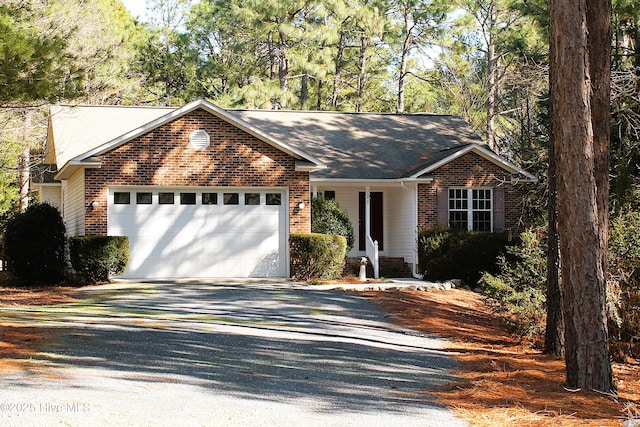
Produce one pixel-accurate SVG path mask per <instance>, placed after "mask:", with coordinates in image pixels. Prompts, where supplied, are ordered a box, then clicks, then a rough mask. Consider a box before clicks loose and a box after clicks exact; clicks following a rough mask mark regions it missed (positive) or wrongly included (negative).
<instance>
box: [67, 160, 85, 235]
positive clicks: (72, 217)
mask: <svg viewBox="0 0 640 427" xmlns="http://www.w3.org/2000/svg"><path fill="white" fill-rule="evenodd" d="M63 183H66V185H63V191H62V218H63V219H64V225H65V226H66V227H67V235H68V236H82V235H84V214H85V204H84V169H80V170H79V171H78V172H76V173H75V174H74V175H73V176H72V177H71V178H69V179H68V180H67V181H63Z"/></svg>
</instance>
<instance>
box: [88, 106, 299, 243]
mask: <svg viewBox="0 0 640 427" xmlns="http://www.w3.org/2000/svg"><path fill="white" fill-rule="evenodd" d="M198 129H204V130H206V131H207V133H208V134H209V136H210V138H211V145H210V146H209V148H207V149H205V150H195V149H194V148H192V147H191V146H190V144H189V135H190V134H191V132H193V131H194V130H198ZM116 185H134V186H142V185H155V186H167V187H172V186H198V187H203V186H210V187H249V186H258V187H286V188H289V221H290V231H291V233H303V232H309V231H310V229H311V212H310V209H311V208H310V206H311V203H310V200H309V197H310V196H309V173H308V172H296V171H295V159H294V158H293V157H291V156H290V155H288V154H286V153H284V152H282V151H280V150H278V149H277V148H275V147H272V146H271V145H269V144H267V143H265V142H263V141H261V140H259V139H257V138H255V137H254V136H252V135H250V134H248V133H246V132H244V131H243V130H241V129H238V128H236V127H234V126H232V125H230V124H229V123H227V122H225V121H224V120H222V119H219V118H217V117H216V116H214V115H212V114H210V113H208V112H206V111H204V110H195V111H192V112H191V113H189V114H187V115H185V116H183V117H181V118H178V119H176V120H174V121H172V122H170V123H167V124H165V125H163V126H161V127H159V128H157V129H154V130H153V131H151V132H148V133H146V134H144V135H142V136H140V137H138V138H136V139H134V140H132V141H129V142H128V143H126V144H124V145H123V146H120V147H118V148H116V149H114V150H112V151H110V152H108V153H106V154H104V155H103V156H102V167H101V168H100V169H86V171H85V201H92V200H97V201H99V205H98V207H96V208H94V209H92V210H88V211H87V214H86V219H85V232H86V234H106V233H107V195H108V187H109V186H116ZM301 201H302V202H304V203H305V207H304V209H299V208H298V204H299V203H300V202H301Z"/></svg>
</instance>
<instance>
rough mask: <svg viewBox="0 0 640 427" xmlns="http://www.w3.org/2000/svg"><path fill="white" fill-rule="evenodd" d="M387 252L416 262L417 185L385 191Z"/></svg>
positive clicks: (391, 255) (409, 261)
mask: <svg viewBox="0 0 640 427" xmlns="http://www.w3.org/2000/svg"><path fill="white" fill-rule="evenodd" d="M383 197H384V205H385V210H384V215H385V254H386V255H387V256H390V257H403V258H404V260H405V261H406V262H408V263H412V262H414V258H415V248H416V238H417V235H416V233H417V229H416V219H415V215H416V214H415V209H416V207H415V187H413V186H412V187H407V188H402V187H400V188H393V189H389V190H387V191H385V192H384V196H383Z"/></svg>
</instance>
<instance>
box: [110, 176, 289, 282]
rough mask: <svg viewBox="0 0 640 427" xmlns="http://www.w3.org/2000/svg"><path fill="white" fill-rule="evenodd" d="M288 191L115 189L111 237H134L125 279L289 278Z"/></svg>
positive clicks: (111, 196) (111, 216)
mask: <svg viewBox="0 0 640 427" xmlns="http://www.w3.org/2000/svg"><path fill="white" fill-rule="evenodd" d="M288 204H289V203H288V200H287V193H286V191H285V190H282V189H280V190H264V189H257V188H242V189H227V188H225V189H221V188H203V189H197V190H194V189H183V188H180V189H175V188H167V189H158V188H157V187H137V188H111V189H110V190H109V206H108V222H107V224H108V225H107V227H108V234H109V235H124V236H128V237H129V248H130V257H129V265H128V267H127V270H126V272H125V273H124V274H123V275H122V277H124V278H149V279H158V278H188V277H194V278H206V277H285V276H287V274H288V268H287V241H288V208H287V207H288Z"/></svg>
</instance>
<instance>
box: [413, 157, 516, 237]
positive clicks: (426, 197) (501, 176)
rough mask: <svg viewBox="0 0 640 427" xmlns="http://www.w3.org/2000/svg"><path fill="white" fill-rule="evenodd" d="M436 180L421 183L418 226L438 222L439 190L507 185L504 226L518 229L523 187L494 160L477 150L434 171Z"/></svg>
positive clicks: (435, 224) (419, 188)
mask: <svg viewBox="0 0 640 427" xmlns="http://www.w3.org/2000/svg"><path fill="white" fill-rule="evenodd" d="M429 176H430V177H432V178H433V181H432V182H430V183H426V184H419V185H418V226H419V227H420V228H434V227H436V226H437V225H438V218H437V215H438V210H437V204H438V201H437V190H438V188H449V187H490V188H495V187H498V186H500V187H502V188H504V207H505V228H506V230H510V231H512V232H517V231H518V230H519V224H520V218H521V216H522V201H523V199H522V190H521V188H520V186H519V185H512V184H511V175H510V174H509V172H507V171H506V170H504V169H502V168H501V167H500V166H498V165H496V164H495V163H493V162H491V161H489V160H487V159H485V158H483V157H482V156H480V155H479V154H477V153H475V152H468V153H466V154H464V155H463V156H461V157H459V158H457V159H455V160H452V161H451V162H449V163H447V164H446V165H444V166H442V167H440V168H438V169H437V170H435V171H434V172H432V173H431V174H429Z"/></svg>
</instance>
